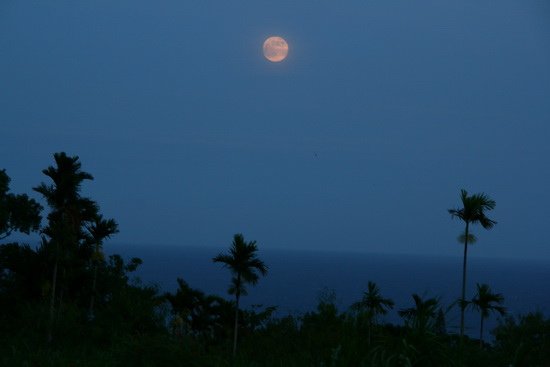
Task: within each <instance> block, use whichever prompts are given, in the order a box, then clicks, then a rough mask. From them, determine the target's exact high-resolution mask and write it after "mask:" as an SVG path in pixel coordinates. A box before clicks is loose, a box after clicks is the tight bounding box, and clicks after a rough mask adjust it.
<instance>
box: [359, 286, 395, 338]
mask: <svg viewBox="0 0 550 367" xmlns="http://www.w3.org/2000/svg"><path fill="white" fill-rule="evenodd" d="M393 306H394V302H393V301H392V300H391V299H389V298H384V297H382V295H381V294H380V288H378V286H377V285H376V283H374V282H371V281H369V283H368V286H367V291H366V292H364V293H363V298H362V299H361V301H359V302H356V303H354V304H353V305H352V308H353V309H355V310H357V311H360V312H361V311H365V312H366V317H367V327H368V339H367V340H368V344H369V345H370V343H371V330H372V326H373V325H376V322H377V316H378V315H385V314H387V313H388V311H389V310H391V309H392V308H393Z"/></svg>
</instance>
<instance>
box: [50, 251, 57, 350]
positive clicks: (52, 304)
mask: <svg viewBox="0 0 550 367" xmlns="http://www.w3.org/2000/svg"><path fill="white" fill-rule="evenodd" d="M57 263H58V259H57V258H56V259H55V265H54V267H53V279H52V294H51V297H50V322H49V325H48V343H50V342H51V341H52V338H53V333H52V329H53V317H54V314H55V288H56V285H57Z"/></svg>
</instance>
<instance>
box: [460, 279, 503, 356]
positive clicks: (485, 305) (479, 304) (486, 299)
mask: <svg viewBox="0 0 550 367" xmlns="http://www.w3.org/2000/svg"><path fill="white" fill-rule="evenodd" d="M476 286H477V293H476V295H475V296H474V298H473V299H472V300H471V301H470V302H469V305H470V307H472V308H474V309H475V310H477V311H479V314H480V316H481V321H480V327H479V346H480V347H483V321H484V320H485V319H486V318H487V317H489V313H490V312H497V313H499V314H500V315H501V316H503V315H505V314H506V308H505V307H503V306H501V304H502V303H503V302H504V297H503V296H502V294H500V293H493V291H492V290H491V288H489V286H488V285H487V284H479V283H477V284H476Z"/></svg>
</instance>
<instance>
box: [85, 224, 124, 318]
mask: <svg viewBox="0 0 550 367" xmlns="http://www.w3.org/2000/svg"><path fill="white" fill-rule="evenodd" d="M86 228H87V229H88V232H89V233H90V240H91V242H92V244H93V245H94V252H93V255H92V262H93V264H94V275H93V280H92V295H91V297H90V308H89V310H88V317H89V318H90V319H93V318H94V300H95V293H96V288H97V269H98V267H99V264H100V262H102V260H103V241H105V240H106V239H108V238H110V237H111V236H112V235H113V234H115V233H118V224H117V223H116V222H115V220H114V219H103V216H102V215H101V214H98V215H96V216H95V217H94V218H93V220H92V221H91V222H90V224H89V225H87V226H86Z"/></svg>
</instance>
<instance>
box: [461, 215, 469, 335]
mask: <svg viewBox="0 0 550 367" xmlns="http://www.w3.org/2000/svg"><path fill="white" fill-rule="evenodd" d="M469 227H470V223H469V222H466V230H465V231H464V262H463V264H462V296H461V297H460V341H461V343H462V340H463V339H464V310H465V309H466V259H467V258H468V256H467V255H468V231H469V229H470V228H469Z"/></svg>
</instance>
